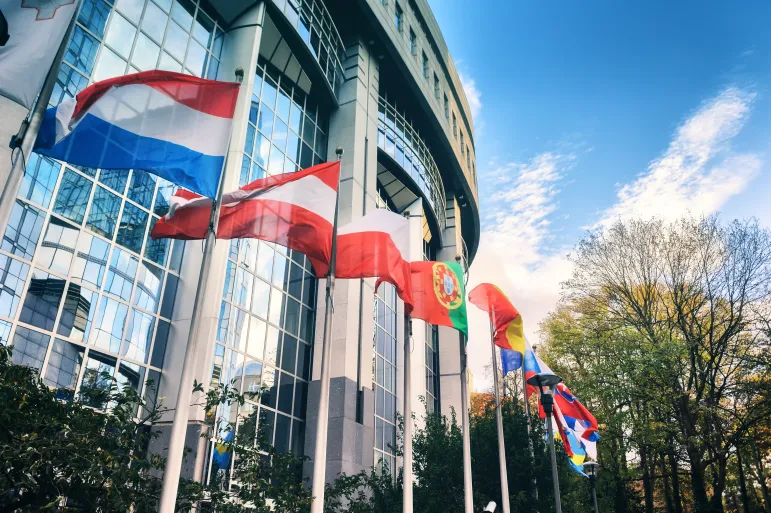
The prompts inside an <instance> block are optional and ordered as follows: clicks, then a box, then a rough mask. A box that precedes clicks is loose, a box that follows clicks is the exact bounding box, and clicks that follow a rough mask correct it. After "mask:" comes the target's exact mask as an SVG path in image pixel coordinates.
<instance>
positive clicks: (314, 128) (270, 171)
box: [208, 60, 329, 487]
mask: <svg viewBox="0 0 771 513" xmlns="http://www.w3.org/2000/svg"><path fill="white" fill-rule="evenodd" d="M328 123H329V119H328V115H327V114H326V113H323V112H320V111H319V109H318V107H317V105H316V104H315V103H314V102H313V101H312V100H311V98H309V97H307V96H306V95H305V94H303V92H302V91H301V90H299V88H297V87H295V85H294V84H293V83H291V82H290V81H289V80H287V79H286V78H285V77H283V76H282V75H281V74H280V73H279V72H278V71H277V70H276V69H275V68H273V67H272V66H271V65H270V64H269V63H267V62H265V61H263V60H260V62H259V65H258V69H257V71H256V74H255V86H254V90H253V95H252V103H251V110H250V115H249V125H248V129H247V137H246V143H245V146H244V155H243V162H242V164H243V165H242V168H241V176H240V184H241V185H245V184H247V183H249V182H252V181H254V180H256V179H258V178H263V177H265V176H269V175H275V174H280V173H289V172H294V171H296V170H298V169H304V168H307V167H310V166H312V165H314V164H318V163H321V162H323V161H324V157H325V155H326V147H327V142H326V133H327V127H328ZM317 288H318V287H317V280H316V278H315V276H314V273H313V269H312V267H311V265H310V262H309V261H308V259H307V258H306V257H305V256H304V255H302V254H300V253H298V252H296V251H290V250H288V249H286V248H284V247H282V246H279V245H276V244H271V243H267V242H264V241H258V240H255V239H243V240H233V241H231V244H230V253H229V257H228V263H227V266H226V269H225V285H224V288H223V291H222V303H221V307H220V316H219V328H218V330H217V343H216V344H215V347H214V363H213V366H212V369H211V383H212V384H213V385H217V384H219V383H225V384H230V383H232V384H233V385H234V386H236V387H237V388H240V390H241V391H242V392H244V393H245V392H257V391H259V390H260V389H264V390H265V393H264V394H263V395H262V396H261V397H255V398H254V399H253V400H247V401H246V404H245V405H244V407H242V408H241V410H240V411H236V408H235V406H232V407H230V408H221V410H220V411H219V419H220V422H219V431H218V433H217V436H218V438H220V439H225V438H227V437H228V436H230V434H229V432H228V429H227V427H226V426H227V423H228V422H231V423H237V424H238V425H239V428H238V430H239V431H238V432H239V436H243V435H246V436H254V435H255V434H256V430H257V429H259V428H262V431H263V434H264V435H265V437H266V438H265V440H264V441H265V442H267V443H269V444H272V445H273V446H274V447H275V448H276V449H277V450H279V451H282V452H285V451H291V452H292V453H294V454H296V455H298V456H302V455H303V449H304V443H305V408H306V397H307V391H308V381H309V380H310V370H311V347H312V343H313V334H314V326H315V312H316V293H317ZM255 440H256V439H255ZM255 443H256V442H255ZM215 445H216V441H214V442H212V443H211V445H210V460H209V465H208V475H209V479H210V480H215V481H216V482H218V483H220V485H221V486H223V487H225V486H229V485H230V484H235V483H237V478H238V476H232V477H233V478H232V479H231V473H232V467H233V465H234V463H235V462H233V461H230V459H229V458H222V457H220V456H219V454H218V453H216V452H215Z"/></svg>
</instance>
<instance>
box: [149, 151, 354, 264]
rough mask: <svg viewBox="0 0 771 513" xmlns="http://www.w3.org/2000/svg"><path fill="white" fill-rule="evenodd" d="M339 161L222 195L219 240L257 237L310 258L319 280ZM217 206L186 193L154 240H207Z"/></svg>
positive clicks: (327, 250)
mask: <svg viewBox="0 0 771 513" xmlns="http://www.w3.org/2000/svg"><path fill="white" fill-rule="evenodd" d="M339 176H340V162H329V163H325V164H319V165H317V166H313V167H311V168H308V169H305V170H303V171H298V172H297V173H284V174H281V175H276V176H270V177H268V178H262V179H260V180H255V181H254V182H252V183H250V184H247V185H244V186H243V187H241V188H240V189H238V190H237V191H233V192H228V193H225V194H223V195H222V208H221V209H220V219H219V224H218V225H217V238H218V239H243V238H253V239H262V240H265V241H269V242H275V243H276V244H280V245H282V246H286V247H287V248H290V249H294V250H296V251H299V252H300V253H303V254H305V255H306V256H307V257H308V258H309V259H310V261H311V264H312V265H313V269H314V270H315V271H316V275H317V276H325V275H326V274H327V271H328V270H329V260H330V256H331V253H332V226H333V223H334V219H335V203H336V199H337V184H338V179H339ZM211 207H212V201H211V200H210V199H209V198H205V197H202V196H199V195H198V194H194V193H192V192H190V191H186V190H183V189H180V190H178V191H177V192H176V193H174V195H173V196H172V197H171V208H170V209H169V213H168V214H166V215H165V216H163V217H162V218H161V219H160V220H158V222H157V223H155V227H154V228H153V231H152V233H151V236H152V238H153V239H161V238H170V239H183V240H196V239H204V238H206V231H207V230H208V227H209V218H210V217H211Z"/></svg>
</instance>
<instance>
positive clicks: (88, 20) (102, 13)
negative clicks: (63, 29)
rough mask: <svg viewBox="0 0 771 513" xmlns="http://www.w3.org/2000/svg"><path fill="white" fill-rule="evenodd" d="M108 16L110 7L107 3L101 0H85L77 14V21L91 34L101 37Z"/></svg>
mask: <svg viewBox="0 0 771 513" xmlns="http://www.w3.org/2000/svg"><path fill="white" fill-rule="evenodd" d="M109 16H110V7H109V6H108V5H107V4H105V3H104V2H102V1H101V0H85V1H84V2H83V5H82V7H81V8H80V13H79V14H78V22H79V23H81V24H83V26H84V27H87V28H88V30H90V31H91V32H92V33H93V34H96V35H97V36H98V37H102V36H103V35H104V26H105V25H106V24H107V18H108V17H109Z"/></svg>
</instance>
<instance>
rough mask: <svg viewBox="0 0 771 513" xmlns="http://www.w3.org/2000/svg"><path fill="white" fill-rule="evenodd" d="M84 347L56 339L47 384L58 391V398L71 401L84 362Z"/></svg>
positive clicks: (45, 379) (49, 362) (47, 369)
mask: <svg viewBox="0 0 771 513" xmlns="http://www.w3.org/2000/svg"><path fill="white" fill-rule="evenodd" d="M83 352H84V349H83V348H82V347H80V346H76V345H75V344H71V343H69V342H66V341H64V340H61V339H58V338H57V339H54V346H53V348H51V356H50V357H49V358H48V366H47V367H46V375H45V377H44V378H43V381H44V382H45V384H46V385H47V386H48V387H50V388H51V390H54V391H55V392H56V398H57V399H61V400H65V401H71V400H72V397H73V396H74V395H75V386H76V385H77V383H78V376H79V375H80V366H81V365H82V364H83Z"/></svg>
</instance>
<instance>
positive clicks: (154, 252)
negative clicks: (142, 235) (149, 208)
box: [145, 217, 171, 265]
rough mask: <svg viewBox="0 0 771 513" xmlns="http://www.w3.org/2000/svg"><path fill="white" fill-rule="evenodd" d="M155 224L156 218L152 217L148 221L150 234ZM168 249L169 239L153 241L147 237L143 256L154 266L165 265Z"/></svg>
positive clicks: (169, 245)
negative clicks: (154, 264)
mask: <svg viewBox="0 0 771 513" xmlns="http://www.w3.org/2000/svg"><path fill="white" fill-rule="evenodd" d="M156 222H158V218H157V217H153V218H152V219H151V220H150V233H152V231H153V227H155V223H156ZM170 247H171V240H170V239H155V240H153V239H152V238H150V237H148V238H147V244H146V245H145V256H146V257H147V258H149V259H150V260H152V261H153V262H155V263H156V264H160V265H166V256H167V255H168V254H169V248H170Z"/></svg>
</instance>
